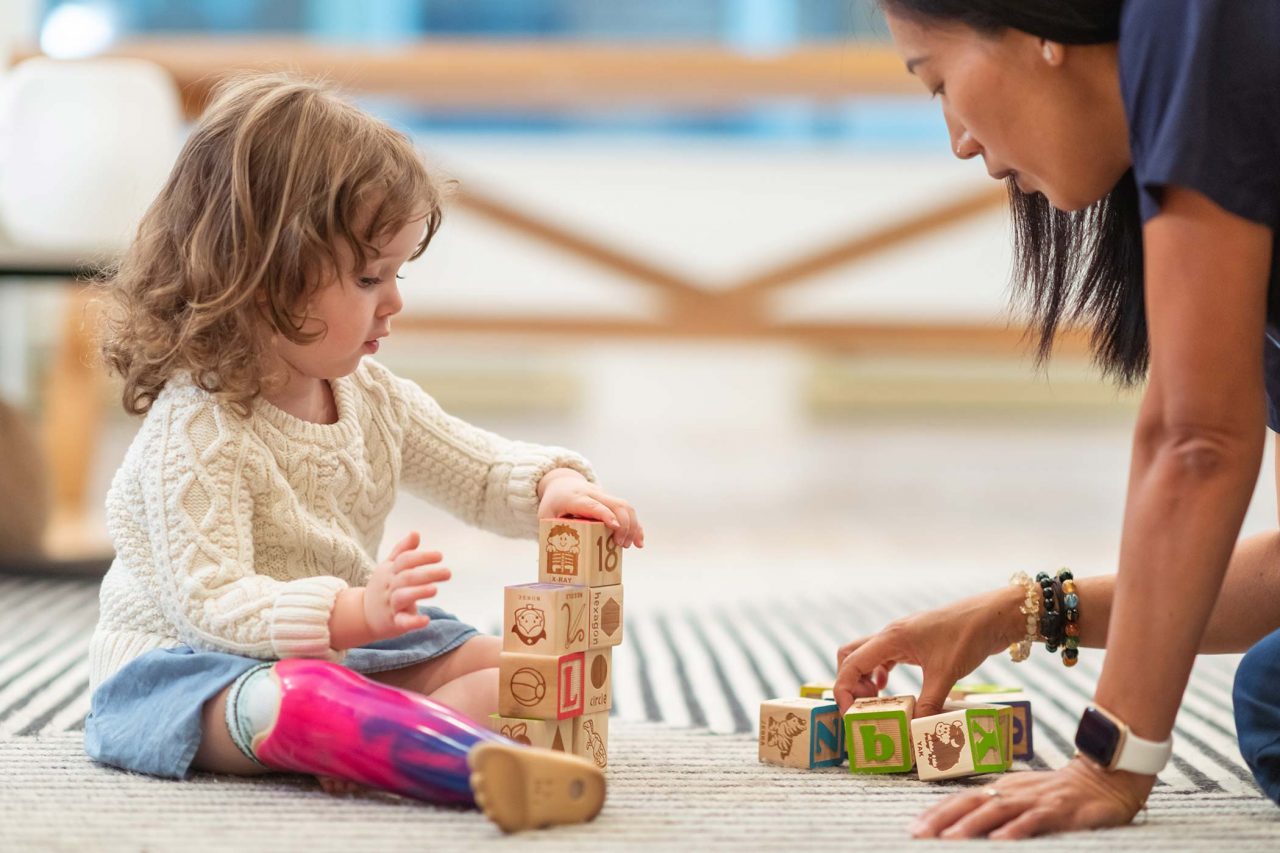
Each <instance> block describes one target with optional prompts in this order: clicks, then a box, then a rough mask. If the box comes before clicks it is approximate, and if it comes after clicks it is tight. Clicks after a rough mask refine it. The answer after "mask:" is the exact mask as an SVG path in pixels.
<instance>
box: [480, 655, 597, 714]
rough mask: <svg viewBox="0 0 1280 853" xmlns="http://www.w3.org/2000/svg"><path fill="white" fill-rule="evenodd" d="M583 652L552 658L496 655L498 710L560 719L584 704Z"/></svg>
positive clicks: (581, 708) (579, 710)
mask: <svg viewBox="0 0 1280 853" xmlns="http://www.w3.org/2000/svg"><path fill="white" fill-rule="evenodd" d="M584 669H585V660H584V656H583V653H582V652H575V653H573V654H569V655H560V656H559V657H554V656H550V655H526V654H519V653H516V652H502V653H501V654H500V655H499V656H498V713H500V714H501V715H502V716H504V717H525V718H532V719H540V720H563V719H566V718H568V717H576V716H578V715H580V714H581V713H582V712H583V710H584V709H585V706H586V690H585V687H586V685H585V683H584V678H583V676H584Z"/></svg>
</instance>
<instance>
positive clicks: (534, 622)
mask: <svg viewBox="0 0 1280 853" xmlns="http://www.w3.org/2000/svg"><path fill="white" fill-rule="evenodd" d="M589 592H590V591H589V590H588V589H587V588H586V587H585V586H568V585H565V584H551V583H523V584H513V585H512V586H508V587H507V588H506V592H505V600H504V603H503V607H502V649H503V651H507V652H521V653H524V654H535V655H563V654H571V653H573V652H581V651H585V650H586V648H587V631H588V629H589V628H590V625H589V619H590V615H591V614H590V608H589V599H588V595H589Z"/></svg>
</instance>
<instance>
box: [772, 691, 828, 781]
mask: <svg viewBox="0 0 1280 853" xmlns="http://www.w3.org/2000/svg"><path fill="white" fill-rule="evenodd" d="M760 760H761V761H763V762H766V763H768V764H777V765H780V766H782V767H799V768H804V769H808V768H812V767H834V766H836V765H838V764H840V762H841V761H843V760H844V729H843V727H842V726H841V725H840V710H839V708H837V707H836V703H834V702H830V701H826V700H823V699H771V700H769V701H767V702H762V703H761V704H760Z"/></svg>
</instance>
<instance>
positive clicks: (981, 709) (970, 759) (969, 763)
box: [911, 702, 1013, 781]
mask: <svg viewBox="0 0 1280 853" xmlns="http://www.w3.org/2000/svg"><path fill="white" fill-rule="evenodd" d="M1012 718H1013V711H1012V709H1011V708H1009V707H1007V706H1001V705H983V704H977V703H956V702H948V703H947V705H946V710H945V711H944V712H943V713H941V714H935V715H934V716H931V717H921V718H920V719H917V720H912V721H911V741H912V748H913V751H914V753H915V760H916V767H917V769H918V770H919V773H920V779H921V780H923V781H933V780H937V779H954V778H957V777H960V776H974V775H977V774H980V773H1003V772H1004V771H1006V770H1008V769H1009V764H1010V762H1011V761H1012V758H1011V756H1010V752H1011V751H1012V747H1011V744H1010V739H1011V735H1012V729H1013V726H1012Z"/></svg>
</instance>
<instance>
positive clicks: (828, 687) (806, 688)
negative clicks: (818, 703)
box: [800, 681, 836, 699]
mask: <svg viewBox="0 0 1280 853" xmlns="http://www.w3.org/2000/svg"><path fill="white" fill-rule="evenodd" d="M835 691H836V683H835V682H834V681H806V682H805V683H804V684H801V685H800V696H801V698H804V699H834V698H836V692H835Z"/></svg>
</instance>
